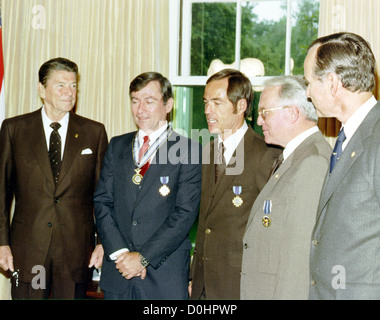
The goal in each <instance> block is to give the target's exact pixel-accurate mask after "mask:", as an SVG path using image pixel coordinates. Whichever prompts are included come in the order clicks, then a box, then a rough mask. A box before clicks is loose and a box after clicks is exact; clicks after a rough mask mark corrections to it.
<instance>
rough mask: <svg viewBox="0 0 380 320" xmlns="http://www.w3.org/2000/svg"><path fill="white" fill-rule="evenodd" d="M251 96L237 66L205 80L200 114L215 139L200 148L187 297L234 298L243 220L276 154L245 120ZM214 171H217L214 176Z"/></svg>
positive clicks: (249, 88) (238, 289)
mask: <svg viewBox="0 0 380 320" xmlns="http://www.w3.org/2000/svg"><path fill="white" fill-rule="evenodd" d="M252 100H253V90H252V85H251V83H250V81H249V79H248V78H247V77H246V76H244V75H243V74H242V73H241V72H239V71H237V70H232V69H225V70H222V71H220V72H218V73H216V74H214V75H213V76H211V77H210V78H209V79H208V81H207V85H206V89H205V92H204V102H205V114H206V117H207V123H208V129H209V131H210V133H213V134H217V135H218V138H217V139H215V140H214V141H213V142H211V143H210V144H208V145H206V146H205V148H204V151H203V158H204V159H203V162H202V196H201V204H200V214H199V223H198V232H197V239H196V245H195V253H194V258H193V263H192V270H191V274H192V294H191V298H192V299H239V298H240V271H241V257H242V239H243V233H244V230H245V225H246V222H247V219H248V215H249V212H250V210H251V208H252V204H253V201H254V200H255V198H256V196H257V195H258V194H259V192H260V190H261V189H262V187H263V186H264V184H265V183H266V181H267V180H268V176H269V172H270V169H271V166H272V164H273V161H274V159H275V158H276V157H277V155H278V153H279V150H277V149H272V148H268V147H267V146H266V144H265V142H264V139H263V138H262V137H261V136H260V135H258V134H256V133H255V132H254V131H253V130H252V128H251V127H248V125H247V123H246V122H245V120H244V119H245V117H246V116H247V115H249V113H250V110H251V105H252ZM223 146H224V148H225V151H224V155H221V159H219V161H214V155H217V154H218V152H217V150H219V149H220V150H223V148H222V147H223ZM214 150H215V152H214ZM216 160H218V159H216ZM225 164H228V165H227V166H226V165H225ZM220 167H221V170H220V169H219V168H220ZM219 170H220V171H221V174H220V176H218V177H216V176H217V174H218V172H219Z"/></svg>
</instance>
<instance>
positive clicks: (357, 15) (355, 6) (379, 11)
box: [319, 0, 380, 141]
mask: <svg viewBox="0 0 380 320" xmlns="http://www.w3.org/2000/svg"><path fill="white" fill-rule="evenodd" d="M379 16H380V1H379V0H320V13H319V36H325V35H328V34H331V33H336V32H341V31H348V32H354V33H357V34H359V35H360V36H362V37H363V38H364V39H366V40H367V41H368V42H369V43H370V44H371V48H372V50H373V52H374V54H375V57H376V61H377V81H376V84H377V86H376V90H375V92H374V94H375V96H376V98H377V99H380V68H379V63H380V38H379V31H380V22H379ZM319 127H320V128H321V130H322V132H323V133H324V134H325V136H326V137H327V139H328V140H329V139H330V141H331V137H336V136H337V134H338V132H339V129H340V123H339V121H338V120H336V119H334V118H322V119H320V121H319Z"/></svg>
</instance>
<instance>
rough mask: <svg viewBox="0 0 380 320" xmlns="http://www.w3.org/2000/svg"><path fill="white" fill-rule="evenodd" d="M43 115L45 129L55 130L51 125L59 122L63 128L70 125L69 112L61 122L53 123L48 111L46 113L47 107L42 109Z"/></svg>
mask: <svg viewBox="0 0 380 320" xmlns="http://www.w3.org/2000/svg"><path fill="white" fill-rule="evenodd" d="M41 114H42V123H43V126H44V128H45V129H47V128H48V129H50V130H53V129H52V128H51V127H50V124H52V123H53V122H58V123H59V124H60V125H61V128H62V127H64V128H66V127H67V125H68V123H69V112H67V113H66V114H65V116H64V117H63V118H62V119H61V120H60V121H52V120H51V119H50V118H49V117H48V115H47V114H46V111H45V106H43V107H42V111H41Z"/></svg>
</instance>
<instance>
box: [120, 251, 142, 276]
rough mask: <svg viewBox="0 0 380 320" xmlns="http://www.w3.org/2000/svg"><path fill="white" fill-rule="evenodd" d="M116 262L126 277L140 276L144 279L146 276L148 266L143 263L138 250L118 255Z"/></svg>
mask: <svg viewBox="0 0 380 320" xmlns="http://www.w3.org/2000/svg"><path fill="white" fill-rule="evenodd" d="M115 263H116V269H117V270H119V272H120V273H121V274H122V276H123V277H124V278H125V279H128V280H129V279H132V278H133V277H140V278H141V279H142V280H143V279H145V277H146V268H144V267H143V266H142V265H141V262H140V254H139V253H138V252H124V253H122V254H121V255H120V256H118V258H117V259H116V261H115Z"/></svg>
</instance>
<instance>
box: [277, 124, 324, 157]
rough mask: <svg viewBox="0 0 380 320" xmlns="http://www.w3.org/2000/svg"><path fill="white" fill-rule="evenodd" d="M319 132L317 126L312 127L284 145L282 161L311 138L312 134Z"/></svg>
mask: <svg viewBox="0 0 380 320" xmlns="http://www.w3.org/2000/svg"><path fill="white" fill-rule="evenodd" d="M318 131H319V128H318V127H317V126H315V127H312V128H310V129H308V130H306V131H304V132H302V133H301V134H299V135H298V136H297V137H295V138H293V139H292V140H290V142H289V143H288V144H287V145H286V147H285V149H284V153H283V155H284V161H285V160H286V159H287V158H288V157H289V156H290V155H291V154H292V152H293V151H294V150H296V149H297V147H298V146H299V145H300V144H301V143H302V142H303V141H304V140H305V139H306V138H308V137H309V136H311V135H312V134H313V133H316V132H318Z"/></svg>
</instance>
